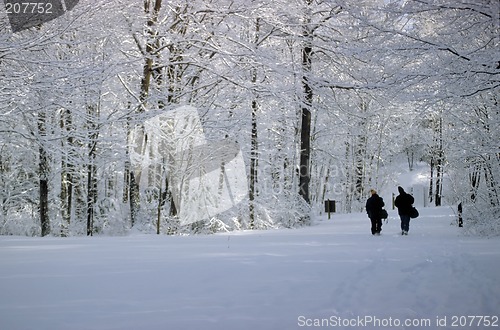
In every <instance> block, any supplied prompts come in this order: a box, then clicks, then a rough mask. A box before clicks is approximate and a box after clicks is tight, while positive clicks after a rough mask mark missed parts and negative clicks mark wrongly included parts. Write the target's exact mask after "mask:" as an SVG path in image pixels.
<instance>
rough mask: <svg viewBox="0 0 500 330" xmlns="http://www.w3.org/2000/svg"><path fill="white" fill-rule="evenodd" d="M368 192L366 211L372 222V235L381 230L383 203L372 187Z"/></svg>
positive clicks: (378, 233) (377, 233)
mask: <svg viewBox="0 0 500 330" xmlns="http://www.w3.org/2000/svg"><path fill="white" fill-rule="evenodd" d="M370 193H371V197H370V198H368V200H367V201H366V213H368V217H369V218H370V221H371V223H372V235H380V232H381V231H382V217H381V212H382V208H383V207H384V205H385V203H384V200H383V199H382V197H380V196H379V195H377V192H376V191H375V190H374V189H372V190H370Z"/></svg>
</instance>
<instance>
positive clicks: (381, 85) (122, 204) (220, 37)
mask: <svg viewBox="0 0 500 330" xmlns="http://www.w3.org/2000/svg"><path fill="white" fill-rule="evenodd" d="M4 8H5V7H4V6H2V10H0V79H1V84H0V234H1V235H26V236H47V235H51V236H63V237H65V236H80V235H124V234H126V233H128V232H130V231H131V230H136V231H139V232H145V233H161V234H169V235H174V234H190V233H215V232H219V231H224V230H240V229H266V228H277V227H296V226H303V225H307V224H309V223H310V214H311V212H319V211H320V210H323V208H324V201H325V200H327V199H331V200H335V201H336V211H337V212H342V213H349V212H361V211H363V210H364V205H365V202H366V198H367V197H368V192H369V190H370V189H372V188H375V189H377V190H378V191H387V192H392V191H395V187H396V186H397V182H396V181H395V178H394V175H395V172H396V171H397V170H401V171H412V170H414V168H415V167H416V166H421V165H422V164H424V165H425V168H427V169H428V176H427V179H426V190H425V193H426V199H427V200H426V203H427V205H436V206H440V205H450V206H452V207H453V208H456V206H457V205H458V204H459V203H462V205H463V207H464V217H465V224H466V227H467V229H468V230H470V231H471V232H472V233H475V234H479V235H500V187H499V184H498V182H499V180H500V145H499V137H500V105H499V101H500V100H499V99H500V93H499V92H500V47H499V46H500V37H499V36H500V3H499V2H498V1H497V0H476V1H465V0H404V1H402V0H359V1H350V0H292V1H290V0H286V1H285V0H275V1H264V0H255V1H254V0H189V1H187V0H163V1H162V0H142V1H130V0H81V1H79V3H78V4H77V5H76V6H75V7H74V8H73V9H72V10H71V11H68V12H67V13H65V14H64V15H62V16H61V17H59V18H57V19H54V20H52V21H50V22H47V23H44V24H41V25H38V26H35V27H32V28H29V29H26V30H23V31H20V32H16V33H13V32H12V29H11V26H10V25H9V20H8V18H7V15H6V13H5V11H4ZM181 106H190V107H192V108H194V109H196V110H197V111H198V113H199V117H200V121H201V124H202V125H203V133H204V134H205V137H206V139H207V140H209V141H226V140H227V141H235V143H237V145H238V147H239V148H241V153H242V157H243V159H244V164H245V165H244V166H245V175H246V183H247V184H246V192H245V196H244V198H243V200H241V201H240V202H239V203H237V205H236V206H234V207H231V208H229V209H228V210H226V211H224V212H221V213H219V214H217V215H214V216H213V217H211V218H209V219H204V220H202V221H197V222H193V223H190V224H188V225H186V224H183V223H182V222H181V221H180V220H179V217H178V204H176V203H174V198H173V194H172V190H173V189H175V184H174V183H173V182H172V180H173V179H172V178H175V177H177V176H180V175H182V173H177V172H175V173H174V172H172V171H173V169H172V166H170V165H171V164H170V159H171V157H172V155H171V154H162V153H161V152H160V151H161V150H160V149H158V148H153V147H151V141H152V140H154V135H155V134H154V132H148V126H147V125H146V123H147V122H148V121H150V120H151V119H153V118H156V117H157V116H158V115H162V114H168V113H169V112H172V111H175V109H178V108H179V107H181ZM148 133H149V135H148ZM148 141H149V142H148ZM148 143H149V144H148ZM222 145H223V146H227V145H229V144H222ZM145 148H148V155H149V157H150V158H151V159H153V161H151V162H149V163H147V165H146V166H147V167H148V171H147V175H142V176H141V178H140V180H139V176H140V174H139V173H138V172H141V171H143V172H144V168H140V167H144V166H142V165H141V163H140V164H139V166H137V164H136V163H134V159H137V155H143V154H144V153H145ZM159 150H160V151H159ZM138 167H139V170H138ZM214 168H215V169H219V171H220V174H218V176H216V177H220V181H221V182H222V181H224V179H225V174H224V173H223V172H224V162H223V161H222V163H221V164H216V165H215V167H214ZM169 171H170V172H169ZM216 172H217V171H216ZM139 181H140V182H139ZM212 183H213V182H212ZM217 185H222V183H220V182H219V183H217V184H215V186H216V187H217ZM387 204H389V203H387Z"/></svg>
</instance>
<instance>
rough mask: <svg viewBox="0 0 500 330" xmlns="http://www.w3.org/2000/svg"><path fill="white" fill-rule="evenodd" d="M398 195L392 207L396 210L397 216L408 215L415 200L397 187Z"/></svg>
mask: <svg viewBox="0 0 500 330" xmlns="http://www.w3.org/2000/svg"><path fill="white" fill-rule="evenodd" d="M398 191H399V195H398V196H397V197H396V200H395V201H394V206H396V207H397V208H398V214H399V215H409V214H410V211H411V209H412V207H413V203H414V202H415V199H414V198H413V196H412V195H410V194H407V193H406V192H405V191H404V189H403V188H401V187H398Z"/></svg>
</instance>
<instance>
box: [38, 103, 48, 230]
mask: <svg viewBox="0 0 500 330" xmlns="http://www.w3.org/2000/svg"><path fill="white" fill-rule="evenodd" d="M38 134H39V135H40V138H42V139H43V138H44V137H45V136H46V135H47V128H46V115H45V113H44V112H43V111H40V113H39V114H38ZM38 151H39V157H40V159H39V176H40V182H39V184H40V196H39V197H40V225H41V229H42V233H41V234H42V236H47V235H49V234H50V219H49V182H48V177H49V168H50V165H49V157H48V155H47V150H46V146H45V141H43V140H42V141H40V148H39V149H38Z"/></svg>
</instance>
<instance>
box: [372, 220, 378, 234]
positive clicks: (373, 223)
mask: <svg viewBox="0 0 500 330" xmlns="http://www.w3.org/2000/svg"><path fill="white" fill-rule="evenodd" d="M370 221H371V223H372V228H371V229H372V235H375V233H376V232H377V222H376V220H375V219H374V218H370Z"/></svg>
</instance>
